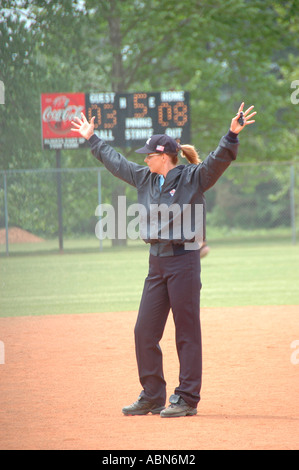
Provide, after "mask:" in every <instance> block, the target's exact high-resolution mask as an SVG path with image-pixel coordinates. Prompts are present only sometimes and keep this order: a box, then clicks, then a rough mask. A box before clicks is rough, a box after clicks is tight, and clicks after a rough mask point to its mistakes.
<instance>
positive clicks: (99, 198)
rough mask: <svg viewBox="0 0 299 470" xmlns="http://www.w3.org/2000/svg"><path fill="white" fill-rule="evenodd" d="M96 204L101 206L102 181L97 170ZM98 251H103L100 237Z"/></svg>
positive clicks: (99, 171)
mask: <svg viewBox="0 0 299 470" xmlns="http://www.w3.org/2000/svg"><path fill="white" fill-rule="evenodd" d="M98 204H99V206H100V205H101V204H102V181H101V170H98ZM100 251H103V240H102V237H101V236H100Z"/></svg>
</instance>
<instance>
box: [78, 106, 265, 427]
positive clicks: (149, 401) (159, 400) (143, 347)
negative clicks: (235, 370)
mask: <svg viewBox="0 0 299 470" xmlns="http://www.w3.org/2000/svg"><path fill="white" fill-rule="evenodd" d="M243 107H244V103H242V104H241V106H240V108H239V110H238V113H237V115H236V116H235V117H234V118H233V119H232V121H231V126H230V130H229V131H228V133H227V134H226V135H225V136H224V137H222V138H221V140H220V142H219V145H218V147H217V148H216V150H215V151H213V152H211V153H210V154H209V155H208V156H207V158H206V159H205V160H204V161H203V162H200V159H199V156H198V154H197V152H196V150H195V148H194V147H193V146H191V145H180V144H178V143H177V142H176V141H175V140H174V139H172V138H171V137H169V136H167V135H163V134H161V135H153V136H152V137H151V138H150V139H148V141H147V142H146V144H145V145H144V147H142V148H141V149H139V150H137V151H136V152H137V153H141V154H145V160H144V161H145V163H146V164H147V166H143V165H138V164H136V163H134V162H130V161H128V160H127V159H126V158H125V157H123V156H122V155H121V154H119V153H117V152H116V151H115V150H114V149H113V148H112V147H110V145H108V144H107V143H106V142H105V141H103V140H101V139H99V138H98V137H97V136H96V135H95V134H94V118H92V119H91V121H90V123H88V121H87V120H86V117H85V116H84V114H82V119H79V118H77V119H76V121H73V122H72V125H73V128H72V130H73V131H77V132H79V133H80V134H81V135H82V136H83V137H84V138H85V139H87V140H88V141H89V143H90V146H91V151H92V153H93V155H94V156H95V157H96V158H97V159H98V160H99V161H101V162H102V163H103V164H104V165H105V166H106V168H107V169H108V170H109V171H110V172H111V173H112V174H114V175H115V176H116V177H118V178H120V179H122V180H123V181H126V182H127V183H129V184H131V185H132V186H134V187H136V189H137V193H138V202H139V204H142V206H143V207H145V209H146V213H147V215H148V218H147V226H146V227H145V229H144V230H143V232H144V233H143V235H142V236H143V238H144V240H145V242H147V243H149V244H150V257H149V272H148V276H147V278H146V279H145V283H144V289H143V294H142V298H141V302H140V307H139V312H138V317H137V322H136V325H135V330H134V333H135V350H136V358H137V365H138V373H139V380H140V383H141V386H142V391H141V393H140V395H139V397H138V399H137V401H136V402H134V403H133V404H131V405H129V406H126V407H124V408H123V409H122V412H123V413H124V414H125V415H146V414H148V413H152V414H160V416H161V417H163V418H167V417H179V416H192V415H195V414H196V413H197V405H198V403H199V401H200V390H201V379H202V346H201V327H200V289H201V280H200V269H201V268H200V245H194V239H188V238H186V237H185V236H184V233H181V236H180V237H177V233H176V236H174V222H175V220H174V216H173V217H171V215H170V214H169V215H170V217H169V219H168V223H169V226H168V227H167V228H168V229H169V230H168V231H167V232H168V238H165V237H164V236H162V226H161V224H160V225H159V226H158V230H157V233H156V234H154V235H153V232H155V231H153V230H152V226H151V218H150V217H149V216H150V211H151V207H153V205H157V204H158V205H159V204H166V206H168V207H170V206H171V205H172V204H176V207H179V208H180V210H181V212H182V213H183V208H184V207H187V206H189V207H192V208H195V207H196V206H198V205H200V206H201V207H203V208H205V197H204V193H205V192H206V191H207V190H208V189H209V188H211V187H212V186H213V185H214V184H215V183H216V181H217V180H218V179H219V177H220V176H221V175H222V174H223V172H224V171H225V170H226V169H227V168H228V166H229V165H230V163H231V162H232V161H233V160H235V159H236V156H237V151H238V145H239V140H238V133H239V132H240V131H241V130H242V129H243V128H244V127H245V125H248V124H251V123H253V122H255V121H254V120H250V119H251V118H252V117H253V116H254V115H255V114H256V112H253V113H250V112H251V110H252V109H253V106H251V107H249V108H248V109H247V110H246V111H245V112H244V113H243ZM241 115H243V121H241V120H240V117H241ZM179 152H181V154H182V156H183V157H185V158H186V159H187V160H188V162H189V164H187V165H178V154H179ZM193 213H194V212H193ZM193 218H194V215H193ZM194 224H196V220H192V216H191V225H192V226H194ZM202 225H203V227H201V231H202V233H203V239H205V210H204V211H203V221H202ZM191 243H193V244H191ZM170 309H171V310H172V313H173V318H174V323H175V340H176V347H177V353H178V358H179V363H180V371H179V384H178V386H177V387H176V388H175V390H174V394H172V395H171V396H170V398H169V402H170V405H169V406H168V407H167V408H165V402H166V382H165V379H164V375H163V367H162V351H161V348H160V345H159V342H160V340H161V338H162V336H163V332H164V328H165V324H166V321H167V317H168V314H169V311H170Z"/></svg>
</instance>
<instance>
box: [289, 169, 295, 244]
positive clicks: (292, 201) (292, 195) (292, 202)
mask: <svg viewBox="0 0 299 470" xmlns="http://www.w3.org/2000/svg"><path fill="white" fill-rule="evenodd" d="M290 169H291V175H290V176H291V181H290V182H291V188H290V208H291V224H292V242H293V245H295V243H296V212H295V168H294V165H291V168H290Z"/></svg>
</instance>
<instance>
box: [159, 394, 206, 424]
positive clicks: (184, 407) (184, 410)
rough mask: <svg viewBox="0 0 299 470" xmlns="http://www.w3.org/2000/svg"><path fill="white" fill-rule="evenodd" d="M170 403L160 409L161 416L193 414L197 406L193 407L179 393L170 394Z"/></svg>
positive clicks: (175, 416) (172, 416)
mask: <svg viewBox="0 0 299 470" xmlns="http://www.w3.org/2000/svg"><path fill="white" fill-rule="evenodd" d="M169 402H170V405H169V407H168V408H165V410H163V411H161V413H160V416H161V418H177V417H179V416H194V415H196V413H197V408H193V407H192V406H190V405H188V403H186V402H185V400H183V398H182V397H180V395H171V396H170V398H169Z"/></svg>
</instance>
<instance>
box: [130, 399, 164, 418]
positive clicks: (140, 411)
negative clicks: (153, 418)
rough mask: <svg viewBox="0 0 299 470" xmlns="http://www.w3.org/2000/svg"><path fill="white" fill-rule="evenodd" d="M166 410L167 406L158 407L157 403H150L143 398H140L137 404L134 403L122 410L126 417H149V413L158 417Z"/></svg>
mask: <svg viewBox="0 0 299 470" xmlns="http://www.w3.org/2000/svg"><path fill="white" fill-rule="evenodd" d="M164 408H165V406H161V405H157V403H153V402H152V401H148V400H146V399H145V398H143V397H139V398H138V400H137V401H135V403H132V405H129V406H125V407H124V408H123V409H122V412H123V414H124V415H126V416H134V415H139V416H140V415H147V414H148V413H152V414H153V415H158V414H160V412H161V411H162V410H164Z"/></svg>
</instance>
